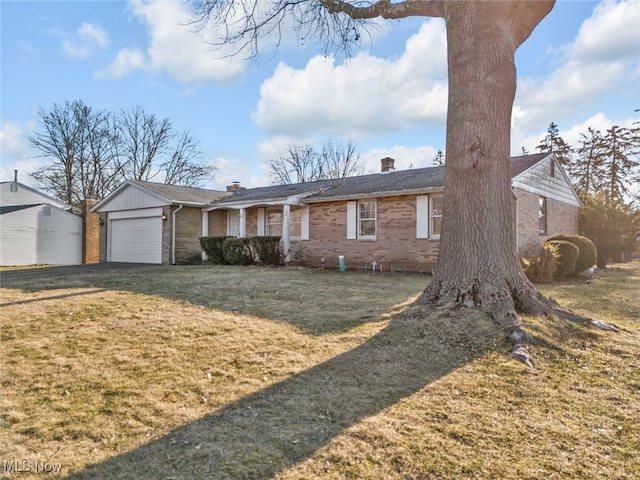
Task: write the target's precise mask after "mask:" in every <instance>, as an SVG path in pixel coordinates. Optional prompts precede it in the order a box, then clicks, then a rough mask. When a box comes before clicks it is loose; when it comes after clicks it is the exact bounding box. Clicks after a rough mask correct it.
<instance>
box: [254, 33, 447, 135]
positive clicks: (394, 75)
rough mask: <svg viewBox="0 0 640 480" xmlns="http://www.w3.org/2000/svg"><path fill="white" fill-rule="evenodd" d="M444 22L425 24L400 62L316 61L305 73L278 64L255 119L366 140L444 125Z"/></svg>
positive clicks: (272, 129) (268, 126)
mask: <svg viewBox="0 0 640 480" xmlns="http://www.w3.org/2000/svg"><path fill="white" fill-rule="evenodd" d="M446 65H447V60H446V37H445V31H444V22H442V21H440V20H428V21H425V22H424V23H423V25H422V28H421V29H420V31H419V33H418V34H416V35H414V36H412V37H411V38H410V39H409V40H408V41H407V44H406V50H405V52H404V53H403V55H402V56H400V57H399V58H397V59H381V58H377V57H374V56H371V55H369V54H367V53H360V54H358V55H357V56H356V57H355V58H353V59H352V60H350V61H347V62H345V63H343V64H340V65H336V64H335V60H334V59H333V58H326V57H322V56H316V57H313V58H312V59H311V60H309V62H308V63H307V65H306V66H305V68H304V69H301V70H296V69H294V68H292V67H290V66H288V65H286V64H284V63H280V64H279V65H278V67H277V68H276V70H275V72H274V74H273V76H272V77H271V78H269V79H267V80H266V81H265V82H264V83H263V84H262V87H261V89H260V93H261V99H260V101H259V103H258V106H257V110H256V111H255V112H254V114H253V120H254V122H255V123H256V124H257V125H258V126H259V127H261V128H262V129H263V130H265V131H267V132H269V133H273V134H283V135H292V136H303V135H309V134H311V133H316V132H323V133H326V134H329V135H337V136H341V137H351V138H355V139H358V138H362V137H365V136H369V135H373V134H376V133H380V132H388V131H398V130H404V129H408V128H412V127H414V126H416V125H424V124H441V123H444V120H445V116H446V107H447V80H446V72H447V67H446Z"/></svg>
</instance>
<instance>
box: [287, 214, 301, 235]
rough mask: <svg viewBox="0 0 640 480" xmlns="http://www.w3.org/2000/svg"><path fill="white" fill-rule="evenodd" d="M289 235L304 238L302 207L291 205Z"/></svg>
mask: <svg viewBox="0 0 640 480" xmlns="http://www.w3.org/2000/svg"><path fill="white" fill-rule="evenodd" d="M289 237H291V238H302V208H300V207H291V211H290V212H289Z"/></svg>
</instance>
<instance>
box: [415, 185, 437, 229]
mask: <svg viewBox="0 0 640 480" xmlns="http://www.w3.org/2000/svg"><path fill="white" fill-rule="evenodd" d="M442 207H443V196H442V194H441V193H438V194H431V195H418V196H417V197H416V238H436V239H437V238H440V233H441V231H442Z"/></svg>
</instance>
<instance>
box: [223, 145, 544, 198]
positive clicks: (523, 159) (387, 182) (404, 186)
mask: <svg viewBox="0 0 640 480" xmlns="http://www.w3.org/2000/svg"><path fill="white" fill-rule="evenodd" d="M548 155H549V154H548V153H540V154H535V155H524V156H520V157H512V158H511V178H514V177H516V176H518V175H520V174H521V173H522V172H524V171H525V170H527V169H529V168H531V167H532V166H533V165H535V164H536V163H538V162H539V161H540V160H542V159H543V158H545V157H547V156H548ZM443 186H444V167H427V168H414V169H411V170H400V171H389V172H381V173H375V174H371V175H361V176H357V177H347V178H340V179H331V180H318V181H315V182H305V183H294V184H288V185H272V186H269V187H258V188H250V189H243V190H236V191H234V192H233V195H231V196H229V197H226V198H222V199H220V200H218V201H216V202H215V203H216V205H225V204H235V203H252V202H256V203H257V202H271V201H273V202H275V201H278V200H283V199H285V198H287V197H292V196H297V195H300V196H303V197H304V202H305V203H311V202H322V201H327V200H333V199H341V198H354V197H363V196H389V195H396V194H408V193H414V192H428V191H430V190H439V189H442V187H443Z"/></svg>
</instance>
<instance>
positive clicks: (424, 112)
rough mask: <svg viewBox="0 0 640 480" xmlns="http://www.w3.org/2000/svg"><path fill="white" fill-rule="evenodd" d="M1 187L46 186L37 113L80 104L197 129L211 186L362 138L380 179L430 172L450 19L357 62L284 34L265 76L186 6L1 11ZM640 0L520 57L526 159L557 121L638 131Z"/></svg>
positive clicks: (600, 5) (142, 1)
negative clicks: (293, 151) (222, 45)
mask: <svg viewBox="0 0 640 480" xmlns="http://www.w3.org/2000/svg"><path fill="white" fill-rule="evenodd" d="M0 8H1V10H0V17H1V25H0V30H1V83H0V94H1V96H0V147H1V154H0V155H1V156H0V181H6V180H12V179H13V175H14V173H13V172H14V169H18V170H19V180H20V181H22V182H23V183H27V184H30V185H34V186H35V184H34V183H33V181H32V180H31V179H30V178H29V177H28V174H29V172H31V171H33V170H34V169H35V168H37V167H38V166H41V165H43V164H44V163H47V161H46V160H45V159H42V158H38V157H37V152H34V151H32V150H30V148H29V145H28V142H27V136H28V135H29V134H30V133H32V132H33V131H34V129H38V128H39V127H38V124H37V111H38V108H43V109H44V110H49V109H50V108H51V106H52V105H53V104H54V103H58V104H63V103H64V102H65V101H67V100H69V101H73V100H82V101H83V102H85V103H86V104H87V105H90V106H92V107H94V108H97V109H107V110H112V111H117V110H120V109H128V108H130V107H132V106H134V105H140V106H142V107H143V108H144V110H145V111H146V112H147V113H153V114H155V115H156V116H158V117H161V118H164V117H167V118H169V119H170V120H171V121H172V123H173V126H174V127H175V128H176V129H177V130H178V131H182V130H187V131H189V132H190V133H191V134H192V135H193V136H194V137H195V138H196V139H197V140H198V141H199V142H200V147H201V149H202V151H203V153H204V156H205V158H206V159H207V160H212V161H213V162H214V163H215V164H216V165H217V166H218V169H217V172H216V177H215V179H214V180H213V181H212V182H209V183H208V184H207V185H206V186H207V187H209V188H216V189H219V188H224V186H225V185H228V184H230V183H231V182H232V181H240V182H242V184H243V185H245V186H249V187H252V186H261V185H268V184H269V183H270V179H269V175H268V171H267V170H266V168H265V167H264V162H265V161H267V160H269V159H270V158H276V157H279V156H280V155H282V154H283V153H284V149H285V148H286V147H287V146H289V145H290V144H292V143H312V144H318V145H319V144H321V143H322V142H323V141H325V140H327V139H339V140H346V139H352V141H353V142H354V144H355V145H356V148H357V150H358V152H359V153H360V155H361V157H362V158H363V159H364V160H365V161H366V163H367V167H368V169H369V170H370V171H378V170H379V167H380V165H379V160H380V158H382V157H384V156H391V157H393V158H395V159H396V168H397V169H405V168H410V167H411V166H413V167H416V168H417V167H423V166H428V165H430V164H431V163H432V160H433V158H434V156H435V154H436V152H437V150H438V149H444V125H445V118H446V95H447V85H446V51H445V49H446V41H445V38H444V22H443V21H442V20H440V19H428V18H410V19H404V20H400V21H397V22H389V23H385V24H384V26H383V27H384V28H383V30H381V31H380V32H379V33H378V34H377V35H376V37H375V38H374V39H373V41H372V42H371V44H369V45H366V46H365V48H363V49H362V50H361V51H360V52H358V53H357V54H356V55H355V56H354V57H353V58H352V59H351V61H349V62H347V63H345V62H344V59H342V58H327V57H324V56H322V55H321V47H320V46H318V45H314V44H309V45H303V46H297V45H295V44H294V43H293V40H292V39H290V38H288V37H287V36H286V35H285V38H284V42H283V43H282V45H281V48H280V50H279V52H278V54H277V55H276V56H275V57H273V58H272V57H271V56H270V55H267V56H266V57H265V58H266V59H265V60H263V61H262V62H260V63H255V62H254V63H251V62H246V61H243V60H241V59H240V58H235V59H233V60H230V59H228V58H219V57H220V56H219V55H217V54H216V53H215V52H213V51H211V48H210V47H208V46H207V44H206V43H205V42H204V41H203V37H205V38H209V37H207V35H208V34H209V32H207V31H203V32H200V33H195V32H193V31H192V30H190V29H189V28H187V27H185V25H184V23H185V21H186V20H187V19H188V14H189V12H188V8H189V7H188V4H187V3H185V2H183V1H181V0H163V1H155V0H129V1H90V0H87V1H55V0H54V1H6V0H0ZM639 25H640V2H639V1H638V0H633V1H631V0H626V1H613V0H605V1H601V2H592V1H562V0H560V1H558V2H557V3H556V6H555V7H554V9H553V10H552V12H551V13H550V14H549V15H548V16H547V17H546V18H545V19H544V20H543V21H542V23H541V24H540V25H539V26H538V28H537V29H536V30H535V31H534V32H533V34H532V36H531V37H530V38H529V39H528V40H527V42H525V44H524V45H523V46H522V47H520V49H519V50H518V52H517V53H516V66H517V70H518V91H517V94H516V101H515V104H514V114H513V128H512V153H513V154H514V155H517V154H519V153H520V152H521V149H522V147H525V148H526V149H528V150H529V151H531V152H532V153H533V152H534V151H535V146H536V145H537V144H538V143H539V142H540V140H541V139H542V138H543V137H544V135H545V133H546V130H547V127H548V126H549V124H550V123H551V122H552V121H553V122H555V123H557V124H558V126H559V130H560V134H561V135H562V136H563V138H564V139H565V140H566V141H567V142H568V143H570V144H573V145H577V142H578V138H579V134H580V132H586V130H587V127H589V126H590V127H593V128H596V129H602V130H604V129H606V128H609V127H610V126H612V125H620V126H628V125H630V124H631V122H633V121H634V120H637V119H638V114H637V113H634V110H635V109H637V108H640V33H639V30H640V29H639V28H638V26H639Z"/></svg>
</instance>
